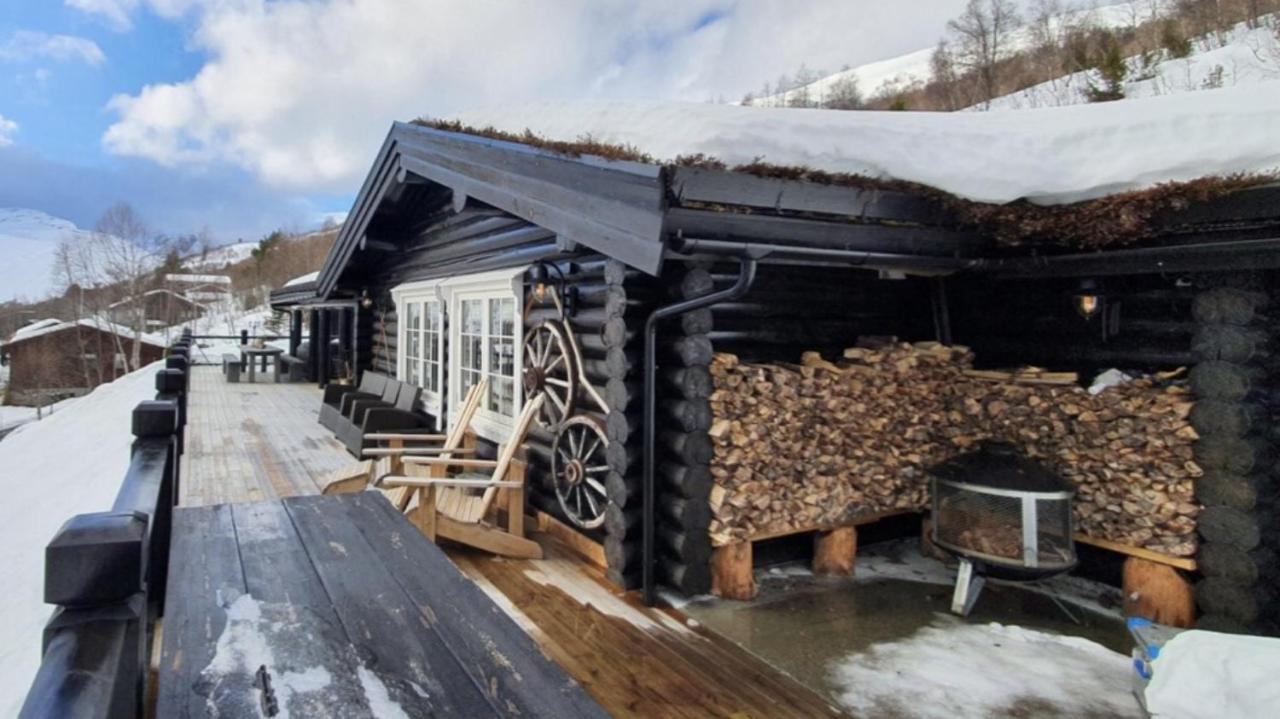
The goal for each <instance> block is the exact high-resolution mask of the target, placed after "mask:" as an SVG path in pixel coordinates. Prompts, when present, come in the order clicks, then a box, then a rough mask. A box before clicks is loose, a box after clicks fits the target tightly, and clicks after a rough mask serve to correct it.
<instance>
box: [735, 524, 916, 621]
mask: <svg viewBox="0 0 1280 719" xmlns="http://www.w3.org/2000/svg"><path fill="white" fill-rule="evenodd" d="M906 514H916V512H915V511H914V510H903V509H895V510H889V511H884V512H873V513H870V514H863V515H860V516H857V517H854V518H852V519H850V520H849V521H847V522H844V523H841V524H838V525H823V526H811V527H793V528H790V529H783V530H777V531H767V532H759V533H757V534H753V535H752V536H750V537H747V538H746V539H740V540H736V541H732V542H729V543H726V544H723V545H720V546H717V547H714V548H713V549H712V551H711V593H712V594H714V595H716V596H717V597H722V598H724V599H740V600H748V599H754V598H755V596H756V591H757V588H756V580H755V572H754V569H753V563H752V558H753V553H752V545H753V544H755V543H756V542H764V541H768V540H770V539H778V538H780V537H788V536H795V535H798V534H812V535H813V572H814V574H828V575H843V576H850V575H852V574H853V566H854V562H855V560H856V557H857V554H858V527H859V526H862V525H864V524H871V523H873V522H878V521H880V520H882V519H887V518H888V517H896V516H901V515H906Z"/></svg>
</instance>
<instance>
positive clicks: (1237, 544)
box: [1191, 275, 1280, 634]
mask: <svg viewBox="0 0 1280 719" xmlns="http://www.w3.org/2000/svg"><path fill="white" fill-rule="evenodd" d="M1268 280H1269V281H1268ZM1276 280H1277V278H1276V277H1274V276H1271V277H1266V276H1260V275H1252V276H1236V277H1222V278H1215V281H1213V282H1207V283H1204V284H1205V287H1203V289H1202V291H1201V292H1199V293H1198V294H1197V295H1196V298H1195V302H1194V305H1193V307H1192V311H1193V315H1194V318H1195V322H1196V331H1195V335H1194V340H1193V346H1194V348H1195V352H1196V358H1197V360H1198V364H1196V366H1195V368H1194V369H1193V370H1192V375H1191V383H1192V385H1191V386H1192V389H1193V390H1194V391H1195V393H1196V398H1197V402H1196V408H1195V412H1194V413H1193V415H1192V418H1191V419H1192V423H1193V424H1194V426H1195V428H1196V430H1197V431H1198V432H1199V433H1200V440H1199V442H1198V443H1197V446H1196V461H1197V462H1199V464H1200V465H1201V467H1203V468H1204V470H1205V475H1204V477H1203V478H1201V479H1200V481H1199V482H1197V487H1196V490H1197V496H1198V498H1199V500H1200V501H1201V502H1202V503H1203V504H1204V506H1205V508H1204V511H1203V512H1202V513H1201V515H1200V521H1199V530H1200V536H1201V539H1202V540H1203V544H1202V545H1201V549H1200V555H1199V566H1200V569H1201V571H1202V573H1203V575H1204V576H1203V578H1202V579H1201V580H1200V581H1199V582H1198V583H1197V584H1196V602H1197V604H1198V605H1199V607H1200V611H1201V617H1200V621H1199V623H1198V624H1197V626H1199V627H1201V628H1204V629H1213V630H1219V631H1251V632H1264V633H1270V634H1275V633H1277V631H1278V630H1280V608H1278V607H1277V606H1276V599H1277V597H1276V593H1277V588H1278V587H1280V567H1277V552H1280V537H1278V536H1277V529H1278V527H1277V523H1276V512H1277V509H1280V506H1277V497H1276V492H1275V486H1276V481H1277V476H1276V474H1277V472H1278V471H1280V468H1278V467H1277V465H1276V448H1277V447H1276V445H1277V440H1278V437H1277V432H1276V427H1277V426H1280V425H1278V420H1280V403H1277V396H1276V395H1277V386H1278V385H1277V379H1278V376H1277V371H1278V370H1280V367H1277V364H1276V350H1277V341H1276V340H1277V336H1278V334H1277V330H1278V329H1280V327H1278V325H1277V323H1278V320H1280V318H1278V317H1277V315H1276V299H1277V298H1276V297H1275V296H1274V295H1275V289H1274V288H1275V286H1276V285H1275V284H1274V282H1275V281H1276Z"/></svg>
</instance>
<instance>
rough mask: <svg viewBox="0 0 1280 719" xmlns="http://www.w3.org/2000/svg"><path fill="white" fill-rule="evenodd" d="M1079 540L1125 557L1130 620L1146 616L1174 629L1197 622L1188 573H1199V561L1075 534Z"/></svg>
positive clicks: (1123, 583)
mask: <svg viewBox="0 0 1280 719" xmlns="http://www.w3.org/2000/svg"><path fill="white" fill-rule="evenodd" d="M1075 540H1076V542H1077V543H1078V544H1087V545H1089V546H1091V547H1098V548H1100V549H1105V550H1107V551H1109V552H1115V553H1117V554H1123V555H1125V560H1124V568H1123V570H1122V577H1123V578H1122V581H1121V588H1122V590H1123V592H1124V614H1125V616H1126V617H1144V618H1146V619H1150V620H1152V621H1154V622H1159V623H1161V624H1167V625H1169V626H1174V627H1190V626H1191V625H1192V624H1194V623H1195V620H1196V600H1195V594H1194V590H1193V589H1192V585H1191V580H1189V579H1188V578H1187V577H1186V576H1185V574H1184V572H1194V571H1196V560H1194V559H1192V558H1190V557H1173V556H1170V555H1168V554H1161V553H1160V552H1153V551H1151V550H1149V549H1142V548H1141V547H1131V546H1129V545H1127V544H1121V543H1119V542H1112V541H1109V540H1106V539H1098V538H1096V537H1088V536H1085V535H1083V534H1077V535H1075Z"/></svg>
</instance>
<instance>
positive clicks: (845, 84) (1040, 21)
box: [743, 0, 1280, 110]
mask: <svg viewBox="0 0 1280 719" xmlns="http://www.w3.org/2000/svg"><path fill="white" fill-rule="evenodd" d="M1211 5H1212V6H1213V7H1212V8H1209V6H1211ZM1205 8H1209V9H1211V10H1212V9H1213V8H1217V10H1214V11H1213V12H1208V11H1207V10H1205ZM1277 9H1280V2H1277V0H1256V2H1251V3H1249V4H1236V5H1231V6H1227V5H1221V4H1220V5H1214V4H1213V3H1206V2H1204V1H1199V0H1197V1H1191V0H1187V1H1185V2H1159V1H1158V0H1157V1H1153V0H1136V1H1134V2H1123V3H1118V4H1114V5H1107V6H1103V7H1097V8H1090V9H1083V10H1080V9H1076V10H1067V11H1064V12H1062V13H1061V14H1057V15H1042V16H1040V17H1038V18H1037V17H1030V16H1025V15H1024V17H1023V21H1024V22H1023V23H1022V24H1021V26H1020V27H1018V28H1017V29H1015V30H1012V31H1011V32H1010V33H1009V35H1008V37H1007V38H1006V39H1005V41H1004V43H1003V45H1004V50H1003V51H1001V52H1000V53H999V57H1000V60H999V62H998V63H997V64H996V66H995V67H996V69H997V70H998V71H999V75H1000V78H1001V80H1000V82H999V87H998V89H997V90H996V92H995V93H994V97H993V99H991V100H990V101H982V102H979V100H983V99H984V98H986V97H992V95H989V94H986V95H980V96H979V97H973V95H974V94H976V93H975V89H974V85H975V79H974V77H973V75H972V74H970V75H965V74H964V69H963V68H962V67H957V66H955V65H954V64H952V65H948V64H946V63H943V65H942V67H943V68H944V69H946V68H950V70H951V72H952V73H954V74H953V75H950V76H943V77H937V76H935V69H936V65H935V53H936V52H937V47H934V48H922V49H920V50H917V51H915V52H911V53H907V54H905V55H901V56H898V57H893V58H889V59H886V60H879V61H876V62H872V63H867V64H864V65H860V66H858V67H853V68H846V69H844V70H842V71H840V72H836V73H832V74H829V75H823V74H821V73H818V75H820V76H819V77H816V78H814V73H811V72H809V71H805V72H803V73H798V76H800V79H801V80H803V81H802V82H801V81H797V80H796V79H794V78H793V79H792V80H790V81H788V85H786V86H784V88H777V87H775V88H772V90H773V91H772V92H769V93H761V94H759V95H749V96H747V97H745V98H743V103H744V104H750V105H754V106H758V107H788V108H804V107H829V108H832V109H850V110H851V109H866V110H884V109H906V110H955V109H966V108H972V109H1029V108H1036V107H1053V106H1060V105H1073V104H1081V103H1085V102H1097V101H1100V100H1115V99H1125V98H1140V97H1152V96H1156V95H1168V94H1172V93H1181V92H1192V91H1197V90H1205V89H1213V88H1218V87H1232V86H1236V85H1253V84H1257V83H1266V82H1273V81H1278V80H1280V14H1276V13H1275V11H1276V10H1277ZM948 41H949V42H950V43H951V45H950V48H951V55H950V60H951V61H952V63H954V62H956V61H957V57H956V52H957V49H956V47H955V43H956V42H958V40H957V39H956V38H955V37H949V38H948ZM1109 50H1112V52H1111V54H1110V55H1108V51H1109ZM943 57H944V59H946V56H943ZM851 98H852V99H851ZM966 98H967V99H966Z"/></svg>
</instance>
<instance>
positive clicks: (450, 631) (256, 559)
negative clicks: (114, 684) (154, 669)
mask: <svg viewBox="0 0 1280 719" xmlns="http://www.w3.org/2000/svg"><path fill="white" fill-rule="evenodd" d="M170 567H172V569H171V572H170V575H169V580H168V593H167V596H166V601H165V615H164V616H165V627H164V629H165V631H164V632H163V636H162V639H161V641H162V650H161V656H160V662H159V670H158V675H159V679H158V682H159V686H158V692H157V699H156V707H155V713H154V715H155V716H158V717H204V716H212V715H218V716H235V717H239V716H259V715H260V714H261V713H262V712H261V709H262V706H263V705H262V700H263V695H264V694H265V693H266V692H264V691H263V690H262V688H261V687H262V685H263V684H264V683H265V684H267V685H268V686H271V687H273V688H274V695H275V698H276V699H277V701H278V702H279V703H280V706H279V709H280V714H284V713H285V710H290V709H291V710H292V711H291V712H290V713H291V714H292V715H293V716H316V715H318V714H321V713H322V714H323V715H324V716H336V717H369V716H384V715H390V714H392V713H394V712H392V711H391V710H390V708H389V706H388V705H389V704H395V705H398V709H399V710H400V711H401V712H402V713H403V714H405V715H408V716H440V717H452V716H458V717H564V718H566V719H569V718H572V717H593V718H594V717H600V718H603V717H606V716H607V715H606V714H605V712H604V710H603V709H601V708H600V706H599V705H598V704H596V702H595V701H593V700H592V699H591V698H590V697H589V696H588V695H587V694H586V693H585V692H584V691H583V689H582V687H581V686H580V685H579V684H577V683H576V682H574V681H573V680H572V679H570V678H569V676H568V675H566V674H565V672H564V670H562V669H561V668H560V667H559V666H557V665H556V664H554V663H552V662H551V661H550V660H548V659H547V657H546V656H545V655H544V654H543V653H542V651H541V650H540V649H539V648H538V646H537V645H536V644H535V643H534V641H533V639H532V638H531V637H530V636H529V635H528V634H526V633H525V632H524V630H522V629H521V628H520V626H519V625H517V624H516V623H515V621H514V620H512V619H511V618H510V617H509V616H508V615H507V613H506V612H504V611H503V610H502V609H500V608H499V607H498V605H496V604H495V603H494V602H493V600H491V599H490V598H489V596H488V595H486V594H485V592H484V591H483V590H482V589H480V588H479V587H478V586H476V585H475V583H473V582H472V581H471V580H470V579H468V578H467V577H466V576H464V575H463V574H462V573H461V572H460V571H459V570H458V568H457V567H456V566H454V564H453V562H451V561H450V560H449V558H448V556H446V555H445V554H444V552H442V551H441V550H440V549H439V548H438V547H436V546H435V545H434V544H432V543H431V542H429V541H428V540H427V539H426V538H425V537H423V536H422V535H421V534H420V533H419V532H418V530H417V529H416V528H414V526H413V525H412V524H410V523H409V521H408V520H407V519H405V517H404V515H402V514H401V513H400V512H398V511H397V510H396V509H395V508H394V507H392V506H391V504H390V503H388V502H387V501H386V499H384V498H383V497H382V495H381V494H379V493H377V492H360V493H357V494H345V495H340V496H332V497H317V496H310V497H289V498H286V499H282V500H275V501H271V502H258V503H252V504H234V505H231V504H223V505H216V506H210V507H183V508H179V509H177V510H175V511H174V518H173V544H172V550H171V558H170ZM228 624H233V626H230V627H229V626H228ZM237 641H239V642H240V643H239V644H237ZM238 652H245V654H239V653H238ZM215 656H216V661H215ZM260 667H264V668H263V669H260ZM264 675H265V680H264ZM211 688H212V690H211ZM286 702H287V704H286ZM371 704H377V705H379V706H371ZM321 708H322V709H323V711H320V709H321Z"/></svg>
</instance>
